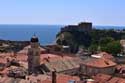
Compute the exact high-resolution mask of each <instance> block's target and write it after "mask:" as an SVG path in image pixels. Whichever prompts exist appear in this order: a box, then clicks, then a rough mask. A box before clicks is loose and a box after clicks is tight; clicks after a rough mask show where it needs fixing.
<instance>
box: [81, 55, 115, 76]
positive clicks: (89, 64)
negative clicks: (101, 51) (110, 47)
mask: <svg viewBox="0 0 125 83" xmlns="http://www.w3.org/2000/svg"><path fill="white" fill-rule="evenodd" d="M115 66H116V63H114V62H113V61H111V60H109V59H104V58H94V57H92V58H88V59H86V60H84V61H83V62H82V63H81V66H80V71H81V72H82V73H83V74H85V75H88V76H92V75H96V74H98V73H103V74H113V73H114V72H115Z"/></svg>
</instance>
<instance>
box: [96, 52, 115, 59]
mask: <svg viewBox="0 0 125 83" xmlns="http://www.w3.org/2000/svg"><path fill="white" fill-rule="evenodd" d="M97 56H102V58H105V59H114V57H113V56H112V55H111V54H109V53H107V52H101V53H99V54H97Z"/></svg>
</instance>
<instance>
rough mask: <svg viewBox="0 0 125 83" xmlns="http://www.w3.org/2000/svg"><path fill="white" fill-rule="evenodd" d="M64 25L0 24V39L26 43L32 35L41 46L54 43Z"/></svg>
mask: <svg viewBox="0 0 125 83" xmlns="http://www.w3.org/2000/svg"><path fill="white" fill-rule="evenodd" d="M63 26H64V25H30V24H23V25H21V24H0V39H3V40H12V41H28V40H29V39H30V37H31V36H32V35H33V34H36V35H37V36H38V37H39V38H40V43H41V44H42V45H47V44H53V43H55V39H56V35H57V33H58V32H59V31H60V29H61V28H62V27H63ZM93 28H96V29H125V26H98V25H94V26H93Z"/></svg>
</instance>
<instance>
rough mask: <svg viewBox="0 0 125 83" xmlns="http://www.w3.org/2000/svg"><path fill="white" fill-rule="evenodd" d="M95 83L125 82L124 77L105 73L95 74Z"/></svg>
mask: <svg viewBox="0 0 125 83" xmlns="http://www.w3.org/2000/svg"><path fill="white" fill-rule="evenodd" d="M93 79H94V80H95V83H125V79H123V78H120V77H112V76H110V75H105V74H97V75H96V76H95V77H94V78H93Z"/></svg>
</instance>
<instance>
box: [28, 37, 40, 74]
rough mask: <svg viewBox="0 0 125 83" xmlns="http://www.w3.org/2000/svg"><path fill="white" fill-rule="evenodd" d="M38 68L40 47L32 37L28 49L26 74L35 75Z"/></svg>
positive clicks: (37, 40)
mask: <svg viewBox="0 0 125 83" xmlns="http://www.w3.org/2000/svg"><path fill="white" fill-rule="evenodd" d="M38 66H40V45H39V39H38V37H36V36H35V35H34V36H33V37H32V38H31V40H30V48H29V49H28V73H29V74H32V73H37V67H38Z"/></svg>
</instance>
